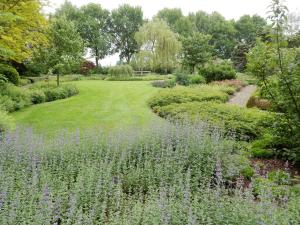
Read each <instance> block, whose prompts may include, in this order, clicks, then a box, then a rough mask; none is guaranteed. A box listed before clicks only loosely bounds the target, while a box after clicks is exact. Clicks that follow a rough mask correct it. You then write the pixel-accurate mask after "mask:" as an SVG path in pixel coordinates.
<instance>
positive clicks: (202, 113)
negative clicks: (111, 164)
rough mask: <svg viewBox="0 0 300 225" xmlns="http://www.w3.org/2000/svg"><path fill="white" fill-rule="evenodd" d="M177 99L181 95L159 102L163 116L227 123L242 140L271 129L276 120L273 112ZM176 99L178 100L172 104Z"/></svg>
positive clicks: (224, 125) (221, 125)
mask: <svg viewBox="0 0 300 225" xmlns="http://www.w3.org/2000/svg"><path fill="white" fill-rule="evenodd" d="M177 99H178V97H177V98H176V100H173V101H170V100H169V101H166V100H165V99H164V101H162V100H161V101H160V102H159V103H160V104H158V103H157V104H156V105H160V106H162V107H155V108H154V110H155V111H156V112H157V113H158V115H160V116H161V117H163V118H170V119H173V120H174V119H175V120H176V119H181V120H185V119H189V120H194V121H198V120H201V121H204V122H207V123H208V124H210V125H212V126H218V127H221V128H223V127H224V128H225V130H226V131H227V133H231V132H234V133H235V135H236V136H237V138H239V139H242V140H243V139H246V140H249V139H255V138H257V137H261V136H262V135H263V134H264V133H265V132H266V131H268V130H269V129H270V127H271V126H272V121H273V120H274V117H273V116H272V114H270V113H267V112H264V111H259V110H255V109H245V108H241V107H239V106H232V105H227V104H220V103H215V102H200V101H199V100H198V101H197V100H193V99H191V98H189V99H184V100H185V101H180V100H181V99H180V100H177ZM208 100H210V99H208ZM161 102H162V103H161ZM173 102H174V103H177V104H170V103H173ZM183 102H186V103H183ZM163 103H164V104H163ZM178 103H180V104H178Z"/></svg>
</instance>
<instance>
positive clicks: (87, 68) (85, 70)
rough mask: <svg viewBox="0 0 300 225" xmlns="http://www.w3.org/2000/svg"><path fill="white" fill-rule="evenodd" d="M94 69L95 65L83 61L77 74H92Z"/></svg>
mask: <svg viewBox="0 0 300 225" xmlns="http://www.w3.org/2000/svg"><path fill="white" fill-rule="evenodd" d="M95 68H96V65H95V63H93V62H90V61H84V62H82V63H81V65H80V67H79V73H80V74H83V75H89V74H91V73H92V72H93V70H94V69H95Z"/></svg>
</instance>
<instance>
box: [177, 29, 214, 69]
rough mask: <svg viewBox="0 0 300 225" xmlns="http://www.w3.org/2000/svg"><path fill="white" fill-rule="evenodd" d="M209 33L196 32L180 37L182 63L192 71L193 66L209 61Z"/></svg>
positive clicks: (210, 52) (210, 53)
mask: <svg viewBox="0 0 300 225" xmlns="http://www.w3.org/2000/svg"><path fill="white" fill-rule="evenodd" d="M210 40H211V36H210V35H206V34H201V33H196V34H194V35H193V36H189V37H186V38H183V39H182V54H183V59H182V63H183V65H185V66H188V67H189V68H190V69H191V71H192V72H194V71H195V67H196V66H198V65H201V64H204V63H206V62H208V61H209V59H210V58H211V56H212V50H213V48H212V46H211V45H209V41H210Z"/></svg>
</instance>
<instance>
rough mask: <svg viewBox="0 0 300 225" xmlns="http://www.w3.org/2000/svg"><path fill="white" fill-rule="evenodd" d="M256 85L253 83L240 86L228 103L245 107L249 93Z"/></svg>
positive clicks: (250, 93) (252, 91)
mask: <svg viewBox="0 0 300 225" xmlns="http://www.w3.org/2000/svg"><path fill="white" fill-rule="evenodd" d="M256 89H257V87H256V86H255V85H249V86H246V87H244V88H242V89H241V90H240V91H239V92H237V93H235V95H234V96H233V97H232V98H231V99H230V100H229V101H228V104H231V105H239V106H242V107H245V106H246V105H247V102H248V100H249V98H250V97H251V95H252V94H253V93H254V92H255V91H256Z"/></svg>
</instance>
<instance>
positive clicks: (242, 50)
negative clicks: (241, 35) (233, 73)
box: [231, 42, 250, 72]
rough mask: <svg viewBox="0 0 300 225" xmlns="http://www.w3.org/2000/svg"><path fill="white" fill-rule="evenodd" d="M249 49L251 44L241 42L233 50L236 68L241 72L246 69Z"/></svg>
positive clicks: (233, 61) (232, 55) (232, 58)
mask: <svg viewBox="0 0 300 225" xmlns="http://www.w3.org/2000/svg"><path fill="white" fill-rule="evenodd" d="M249 49H250V45H247V44H245V43H242V42H241V43H239V44H237V45H236V46H235V47H234V49H233V51H232V54H231V61H232V63H233V65H234V67H235V69H236V70H237V71H239V72H243V71H244V70H245V69H246V65H247V53H248V52H249Z"/></svg>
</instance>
